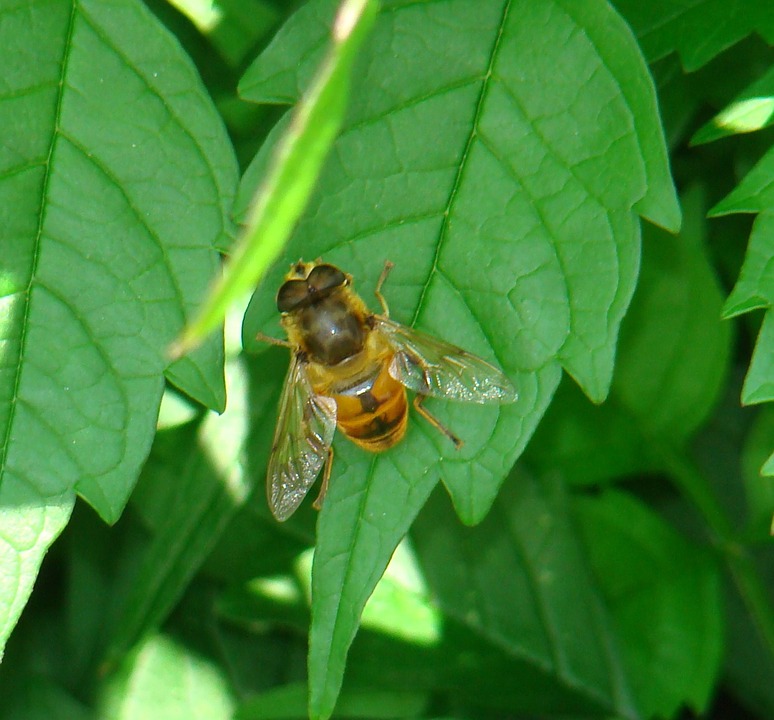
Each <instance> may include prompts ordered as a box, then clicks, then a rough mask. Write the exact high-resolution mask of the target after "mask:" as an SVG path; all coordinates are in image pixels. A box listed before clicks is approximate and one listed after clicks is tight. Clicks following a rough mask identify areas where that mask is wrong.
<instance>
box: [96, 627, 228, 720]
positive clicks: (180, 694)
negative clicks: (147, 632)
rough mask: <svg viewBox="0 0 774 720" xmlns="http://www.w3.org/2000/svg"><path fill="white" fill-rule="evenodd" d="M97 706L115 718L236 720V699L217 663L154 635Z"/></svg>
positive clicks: (111, 681) (102, 714) (102, 692)
mask: <svg viewBox="0 0 774 720" xmlns="http://www.w3.org/2000/svg"><path fill="white" fill-rule="evenodd" d="M98 707H99V713H100V715H99V716H100V717H109V718H111V720H178V719H179V720H231V718H232V712H233V709H234V699H233V697H232V693H231V690H230V688H229V686H228V682H227V680H226V678H225V677H224V676H223V673H222V671H221V669H219V668H217V667H216V666H215V665H214V663H212V662H211V661H209V660H207V659H205V658H203V657H200V656H198V655H197V654H196V653H194V652H193V651H191V650H189V649H188V648H186V647H184V646H182V645H179V644H177V643H176V642H174V641H173V640H172V639H170V638H168V637H165V636H163V635H155V636H152V637H150V638H148V639H147V640H146V641H145V642H144V643H143V644H142V645H141V646H140V647H139V648H138V649H137V651H136V653H135V654H134V655H132V656H131V657H129V658H128V659H127V660H126V662H125V663H124V664H123V666H122V667H121V669H120V671H119V672H118V673H116V674H115V675H114V676H112V677H111V678H110V679H109V680H108V681H107V682H105V683H104V684H103V685H102V687H101V690H100V697H99V701H98Z"/></svg>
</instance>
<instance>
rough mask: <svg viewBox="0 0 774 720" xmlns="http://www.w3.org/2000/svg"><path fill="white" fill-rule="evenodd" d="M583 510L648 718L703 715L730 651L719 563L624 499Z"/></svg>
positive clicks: (602, 498) (581, 505) (591, 501)
mask: <svg viewBox="0 0 774 720" xmlns="http://www.w3.org/2000/svg"><path fill="white" fill-rule="evenodd" d="M576 508H577V510H578V517H579V519H580V521H581V529H582V531H583V535H584V537H585V539H586V543H587V545H588V548H589V553H590V557H591V565H592V567H593V569H594V571H595V573H596V577H597V581H598V582H599V583H600V585H601V587H602V588H603V591H604V594H605V596H606V599H607V602H608V606H609V607H610V608H611V611H612V614H613V616H614V617H615V626H616V629H617V631H618V634H619V637H620V638H621V649H622V655H623V657H624V659H625V662H626V666H627V673H626V674H627V677H628V678H630V680H631V684H632V689H633V691H634V694H635V697H636V700H637V705H638V707H639V709H640V711H641V712H642V714H643V716H644V717H673V716H674V715H675V713H676V712H677V711H678V710H679V709H680V708H681V707H682V706H683V704H687V705H688V706H690V707H691V708H692V709H693V710H694V711H695V712H696V713H698V714H702V713H703V712H704V710H705V709H706V707H707V704H708V702H709V700H710V698H711V697H712V693H713V690H714V686H715V682H716V680H717V676H718V673H719V671H720V663H721V658H722V650H723V597H722V594H721V581H720V580H721V579H720V574H719V571H718V566H717V564H716V562H715V561H714V559H713V558H712V556H711V555H710V554H709V552H707V551H704V550H702V549H701V548H699V547H697V546H696V545H694V544H691V543H689V542H687V541H686V540H684V539H683V538H681V537H680V536H679V535H678V534H677V533H676V532H675V531H674V530H673V529H672V528H670V527H669V526H668V525H667V524H666V523H664V522H663V521H662V520H661V519H660V518H659V517H658V516H657V515H655V514H654V513H653V512H652V511H651V510H649V509H648V508H647V506H645V505H643V504H642V503H639V502H637V501H636V500H634V499H633V498H631V497H629V496H628V495H626V494H624V493H620V492H617V491H607V492H605V493H604V494H603V495H599V496H597V497H594V498H582V499H578V500H577V501H576Z"/></svg>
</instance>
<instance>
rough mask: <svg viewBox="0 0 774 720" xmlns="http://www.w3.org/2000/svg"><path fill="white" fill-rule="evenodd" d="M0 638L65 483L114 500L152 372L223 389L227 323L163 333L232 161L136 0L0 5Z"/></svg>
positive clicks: (192, 275)
mask: <svg viewBox="0 0 774 720" xmlns="http://www.w3.org/2000/svg"><path fill="white" fill-rule="evenodd" d="M0 45H2V47H3V48H4V52H3V53H2V56H1V57H0V68H2V69H1V70H0V78H2V80H0V83H1V85H0V87H1V88H2V89H1V90H0V125H2V127H3V141H2V144H0V221H1V222H2V226H3V240H2V243H3V245H2V248H3V253H2V254H3V268H2V273H0V290H1V291H2V292H1V293H0V294H1V295H2V338H3V346H2V347H3V354H2V362H1V363H0V368H2V370H1V372H0V395H1V396H2V402H0V433H1V434H2V438H3V440H2V453H1V454H0V465H1V466H2V476H0V506H1V507H2V512H0V536H2V541H0V575H2V576H3V577H4V578H5V581H4V582H3V583H2V589H0V642H2V641H3V640H4V639H5V637H6V636H7V634H8V632H9V631H10V628H11V627H12V625H13V624H14V622H15V620H16V618H17V616H18V614H19V612H20V610H21V608H22V606H23V604H24V602H25V600H26V597H27V595H28V593H29V591H30V588H31V585H32V582H33V580H34V578H35V574H36V570H37V566H38V564H39V563H40V560H41V558H42V556H43V554H44V553H45V551H46V548H47V547H48V546H49V544H50V543H51V542H52V541H53V539H54V538H55V537H56V535H57V534H58V533H59V532H60V531H61V529H62V527H63V526H64V525H65V523H66V522H67V519H68V517H69V513H70V510H71V508H72V504H73V501H74V498H75V493H78V494H80V495H81V496H82V497H83V498H85V499H86V500H87V501H88V502H89V503H90V504H91V505H93V506H94V508H95V509H97V511H98V512H99V513H100V514H101V515H102V516H103V517H104V518H105V519H107V520H109V521H114V520H115V519H116V518H117V517H118V515H119V514H120V512H121V510H122V508H123V507H124V504H125V503H126V499H127V497H128V494H129V492H130V490H131V488H132V486H133V485H134V482H135V480H136V478H137V475H138V472H139V468H140V465H141V463H142V462H143V460H144V458H145V456H146V455H147V453H148V450H149V448H150V444H151V440H152V438H153V434H154V431H155V421H156V414H157V412H158V405H159V400H160V398H161V392H162V388H163V384H164V373H165V371H166V373H167V376H168V377H169V379H170V380H172V381H173V382H175V383H176V384H178V385H179V386H180V387H181V388H182V389H183V390H185V391H186V392H187V393H189V394H190V395H192V396H193V397H195V398H196V399H198V400H200V401H201V402H203V403H205V404H207V405H209V406H211V407H215V408H222V406H223V404H224V402H225V397H224V390H223V381H222V347H221V346H222V342H221V341H220V340H217V339H216V340H213V342H211V343H210V344H208V345H207V346H205V347H204V348H203V349H202V350H201V351H200V352H199V353H198V354H197V355H195V356H192V357H191V358H188V359H185V360H183V361H180V362H178V363H175V364H174V365H172V366H171V367H167V366H168V361H167V359H166V358H165V348H166V345H167V344H168V343H169V342H170V340H171V339H172V338H173V337H174V335H175V333H176V332H177V331H178V330H179V329H180V327H181V326H182V324H183V322H184V320H185V318H186V316H187V315H188V314H189V313H191V312H192V311H193V310H194V309H195V307H196V305H197V303H198V302H199V300H200V297H201V295H202V293H203V291H204V289H205V287H206V284H207V283H208V282H209V281H210V279H211V277H212V275H213V274H214V273H215V271H216V268H217V262H218V259H217V254H216V253H215V252H214V250H213V246H214V244H215V243H216V242H218V241H219V240H221V239H222V237H223V236H224V235H225V234H227V233H228V232H230V230H229V223H228V221H227V211H228V208H229V205H230V201H231V197H232V194H233V190H234V186H235V182H236V172H235V163H234V160H233V155H232V152H231V149H230V146H229V143H228V140H227V138H226V136H225V133H224V131H223V127H222V124H221V121H220V119H219V117H218V115H217V114H216V112H215V110H214V108H213V106H212V104H211V103H210V101H209V98H208V97H207V95H206V93H205V92H204V90H203V88H202V86H201V83H200V81H199V79H198V76H197V75H196V73H195V71H194V69H193V67H192V66H191V64H190V62H189V61H188V60H187V58H186V57H185V55H184V54H183V53H182V52H181V50H180V47H179V45H178V44H177V43H176V42H175V41H174V40H173V39H172V38H171V37H170V36H169V35H168V34H167V32H166V31H165V30H164V29H163V28H162V27H161V26H160V25H159V24H158V22H157V21H156V20H155V19H154V18H153V16H152V15H150V14H149V13H148V11H147V10H146V9H145V7H144V5H143V4H142V3H140V2H138V1H137V0H117V1H116V2H111V3H103V2H96V1H94V0H85V1H84V2H78V3H75V2H73V1H72V0H52V1H49V2H43V1H42V0H41V1H37V2H30V3H25V4H13V3H12V4H8V3H5V4H4V5H3V6H2V7H0Z"/></svg>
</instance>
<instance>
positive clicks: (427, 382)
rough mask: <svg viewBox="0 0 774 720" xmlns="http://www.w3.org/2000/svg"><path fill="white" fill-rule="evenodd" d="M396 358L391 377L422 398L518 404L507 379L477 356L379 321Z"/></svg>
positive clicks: (381, 318) (378, 324) (403, 327)
mask: <svg viewBox="0 0 774 720" xmlns="http://www.w3.org/2000/svg"><path fill="white" fill-rule="evenodd" d="M377 327H378V328H379V330H381V331H382V332H383V333H384V334H385V335H386V336H387V338H388V340H389V341H390V343H391V344H392V346H393V348H395V351H396V352H395V355H394V357H393V359H392V362H391V363H390V368H389V371H390V375H392V377H394V378H395V379H396V380H397V381H398V382H400V383H402V384H403V385H405V386H406V387H407V388H410V389H411V390H414V391H415V392H417V393H420V394H421V395H434V396H436V397H443V398H448V399H449V400H462V401H464V402H475V403H487V402H500V403H510V402H515V401H516V398H517V397H518V395H517V393H516V390H515V388H514V387H513V385H512V384H511V381H510V380H508V378H507V377H505V375H504V374H503V373H502V372H500V370H498V369H497V368H496V367H494V366H492V365H490V364H489V363H488V362H485V361H484V360H482V359H481V358H479V357H476V356H475V355H471V354H470V353H469V352H466V351H465V350H462V349H461V348H458V347H457V346H456V345H451V344H450V343H447V342H444V341H443V340H439V339H438V338H435V337H433V336H432V335H426V334H425V333H423V332H419V331H418V330H414V329H412V328H409V327H406V326H405V325H401V324H400V323H396V322H394V321H392V320H390V319H389V318H385V317H377Z"/></svg>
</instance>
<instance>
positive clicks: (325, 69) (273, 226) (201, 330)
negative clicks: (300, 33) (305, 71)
mask: <svg viewBox="0 0 774 720" xmlns="http://www.w3.org/2000/svg"><path fill="white" fill-rule="evenodd" d="M377 7H378V6H377V4H376V0H342V3H341V7H340V10H339V15H338V16H337V18H336V21H335V22H334V26H333V33H332V41H331V47H330V50H329V52H328V54H327V56H326V57H325V60H324V62H323V63H322V64H321V66H320V68H319V71H318V72H317V74H316V75H315V78H314V81H313V83H312V85H311V87H310V88H309V91H308V93H307V94H306V95H305V96H304V98H303V100H302V101H301V102H300V103H299V104H298V106H297V107H296V109H295V112H294V114H293V117H292V118H291V121H290V123H289V125H288V127H287V131H286V132H285V134H284V135H283V137H282V139H281V140H280V142H279V144H278V145H277V147H276V150H275V155H274V157H273V158H272V163H271V166H270V168H269V170H268V172H267V175H266V178H265V180H264V181H263V183H262V185H261V187H260V188H259V189H258V190H257V192H256V195H255V199H254V204H253V207H252V209H251V211H250V214H249V217H248V218H247V221H246V228H245V231H244V233H243V235H242V237H241V238H240V240H239V242H238V244H237V245H236V247H235V248H234V250H233V255H232V257H231V260H230V262H229V264H228V265H227V267H226V271H225V273H224V274H223V275H222V276H221V277H220V278H219V280H218V282H217V283H216V285H215V286H214V287H213V289H212V291H211V292H210V294H209V295H208V297H207V299H206V300H205V303H204V305H203V307H202V308H201V310H200V312H199V314H198V315H197V316H196V317H195V318H194V320H193V321H192V322H191V324H190V325H188V327H186V329H185V330H184V332H183V334H182V335H181V336H180V338H179V340H177V341H176V342H175V345H174V347H173V349H172V354H173V356H175V357H178V356H180V355H182V354H184V353H186V352H189V351H190V350H191V349H193V348H194V347H196V346H197V345H198V344H199V343H201V342H202V340H203V339H204V338H205V337H206V336H207V335H208V333H210V332H212V330H213V329H214V328H215V327H216V326H217V325H218V324H220V323H222V322H223V319H224V318H225V317H226V313H227V312H228V309H229V307H230V306H231V305H232V304H233V303H234V302H236V301H237V300H239V299H240V298H242V297H244V296H245V294H246V293H247V292H249V291H250V290H252V288H253V287H255V284H256V283H257V282H258V281H260V280H261V278H262V277H263V275H264V273H265V272H266V270H267V269H268V268H269V267H270V266H271V265H272V263H274V262H275V261H276V259H277V257H278V256H279V254H280V253H281V252H282V249H283V248H284V247H285V244H286V242H287V238H288V236H289V235H290V233H291V231H292V230H293V227H294V225H295V224H296V221H297V219H298V217H299V215H300V214H301V213H302V212H303V210H304V207H305V206H306V203H307V199H308V198H309V195H310V193H311V192H312V189H313V187H314V184H315V182H316V180H317V177H318V175H319V173H320V169H321V167H322V164H323V162H324V160H325V157H326V156H327V154H328V151H329V150H330V147H331V144H332V143H333V141H334V140H335V138H336V135H337V134H338V132H339V129H340V127H341V122H342V119H343V117H344V111H345V109H346V104H347V96H348V92H349V83H350V71H351V69H352V63H353V61H354V59H355V57H356V55H357V51H358V48H359V47H360V44H361V43H362V41H363V38H364V37H365V36H366V35H367V34H368V32H369V30H370V28H371V26H372V24H373V22H374V18H375V16H376V12H377Z"/></svg>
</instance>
